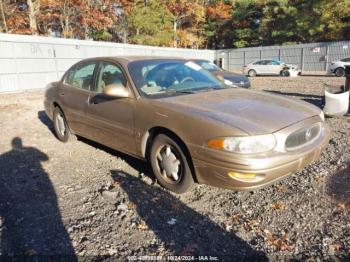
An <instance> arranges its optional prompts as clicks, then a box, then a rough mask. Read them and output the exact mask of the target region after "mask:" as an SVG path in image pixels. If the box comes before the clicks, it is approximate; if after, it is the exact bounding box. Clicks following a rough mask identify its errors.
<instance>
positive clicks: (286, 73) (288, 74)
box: [281, 69, 290, 77]
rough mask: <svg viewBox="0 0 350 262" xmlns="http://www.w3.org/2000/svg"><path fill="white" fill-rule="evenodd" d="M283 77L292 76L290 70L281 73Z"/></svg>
mask: <svg viewBox="0 0 350 262" xmlns="http://www.w3.org/2000/svg"><path fill="white" fill-rule="evenodd" d="M281 75H282V76H285V77H287V76H290V72H289V70H288V69H283V70H282V72H281Z"/></svg>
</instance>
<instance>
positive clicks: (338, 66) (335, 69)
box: [328, 57, 350, 76]
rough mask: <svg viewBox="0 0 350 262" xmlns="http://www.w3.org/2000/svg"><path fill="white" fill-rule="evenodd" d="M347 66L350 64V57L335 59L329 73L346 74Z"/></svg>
mask: <svg viewBox="0 0 350 262" xmlns="http://www.w3.org/2000/svg"><path fill="white" fill-rule="evenodd" d="M345 66H350V57H348V58H344V59H341V60H338V61H333V62H332V63H331V65H330V66H329V68H328V73H329V74H334V75H336V76H344V75H345Z"/></svg>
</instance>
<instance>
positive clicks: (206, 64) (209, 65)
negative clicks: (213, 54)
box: [195, 60, 221, 72]
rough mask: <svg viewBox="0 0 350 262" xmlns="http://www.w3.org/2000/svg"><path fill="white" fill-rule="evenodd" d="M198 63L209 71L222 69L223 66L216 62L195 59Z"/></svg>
mask: <svg viewBox="0 0 350 262" xmlns="http://www.w3.org/2000/svg"><path fill="white" fill-rule="evenodd" d="M195 63H196V64H198V65H200V66H201V67H203V68H204V69H205V70H208V71H211V72H212V71H221V68H220V67H218V66H217V65H216V64H214V63H210V62H208V61H202V60H197V61H195Z"/></svg>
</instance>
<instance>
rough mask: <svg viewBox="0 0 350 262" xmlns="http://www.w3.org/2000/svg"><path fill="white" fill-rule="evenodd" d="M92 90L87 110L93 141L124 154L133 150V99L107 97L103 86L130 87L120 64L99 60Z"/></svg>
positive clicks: (132, 152)
mask: <svg viewBox="0 0 350 262" xmlns="http://www.w3.org/2000/svg"><path fill="white" fill-rule="evenodd" d="M96 76H97V77H96V85H95V89H94V92H92V93H91V95H90V98H89V105H88V109H87V116H88V123H89V125H90V126H89V130H90V131H91V132H92V136H93V138H94V140H97V141H98V142H100V143H102V144H104V145H106V146H109V147H112V148H114V149H116V150H120V151H123V152H126V153H131V154H134V153H135V149H136V148H135V139H134V106H135V103H136V100H135V98H134V97H133V96H132V95H131V96H130V97H128V98H117V97H109V96H107V95H105V94H104V93H103V89H104V88H105V87H106V86H108V85H110V84H118V85H123V86H124V87H125V88H127V89H129V93H130V94H132V93H131V90H130V88H129V87H128V83H127V79H126V77H125V75H124V73H123V71H122V69H121V67H120V66H119V65H117V64H115V63H112V62H100V64H99V69H98V73H97V74H96Z"/></svg>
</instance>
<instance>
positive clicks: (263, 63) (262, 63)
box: [254, 60, 268, 65]
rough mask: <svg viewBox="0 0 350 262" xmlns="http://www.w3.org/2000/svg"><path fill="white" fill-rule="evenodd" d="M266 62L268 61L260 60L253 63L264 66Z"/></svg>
mask: <svg viewBox="0 0 350 262" xmlns="http://www.w3.org/2000/svg"><path fill="white" fill-rule="evenodd" d="M267 62H268V60H261V61H258V62H255V63H254V65H266V64H267Z"/></svg>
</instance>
